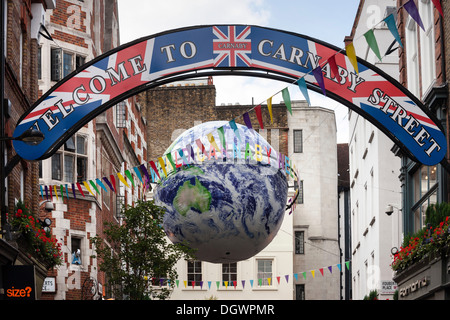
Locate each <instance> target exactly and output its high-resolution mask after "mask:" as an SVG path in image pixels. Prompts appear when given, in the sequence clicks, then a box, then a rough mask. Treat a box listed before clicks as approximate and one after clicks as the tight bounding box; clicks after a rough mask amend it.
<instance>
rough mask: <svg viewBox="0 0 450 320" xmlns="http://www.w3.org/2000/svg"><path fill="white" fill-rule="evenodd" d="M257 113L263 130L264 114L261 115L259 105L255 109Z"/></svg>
mask: <svg viewBox="0 0 450 320" xmlns="http://www.w3.org/2000/svg"><path fill="white" fill-rule="evenodd" d="M255 113H256V118H258V122H259V126H260V127H261V129H264V124H263V119H262V113H261V105H257V106H256V107H255Z"/></svg>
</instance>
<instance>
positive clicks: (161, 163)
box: [158, 157, 167, 178]
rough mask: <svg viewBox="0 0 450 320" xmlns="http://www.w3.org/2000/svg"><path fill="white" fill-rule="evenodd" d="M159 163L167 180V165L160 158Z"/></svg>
mask: <svg viewBox="0 0 450 320" xmlns="http://www.w3.org/2000/svg"><path fill="white" fill-rule="evenodd" d="M158 162H159V165H160V166H161V168H162V169H163V171H164V175H165V176H166V178H167V171H166V164H165V163H164V160H163V158H161V157H159V158H158Z"/></svg>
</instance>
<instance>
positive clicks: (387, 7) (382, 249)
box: [345, 0, 402, 300]
mask: <svg viewBox="0 0 450 320" xmlns="http://www.w3.org/2000/svg"><path fill="white" fill-rule="evenodd" d="M395 6H396V2H395V0H385V1H371V0H362V1H360V4H359V7H358V10H357V14H356V18H355V21H354V25H353V28H352V31H351V34H350V36H348V37H346V38H345V41H346V42H353V45H354V47H355V51H356V52H357V55H358V57H360V58H362V59H364V60H366V61H368V62H370V63H371V64H373V65H375V66H376V67H378V68H380V69H381V70H382V71H384V72H385V73H387V74H388V75H390V76H391V77H392V78H394V79H398V78H399V71H398V53H397V51H395V50H394V51H392V52H391V53H390V54H383V57H382V60H381V61H380V60H379V59H378V58H377V57H376V56H375V55H374V53H373V52H372V51H371V50H370V49H369V46H368V44H367V42H366V40H365V38H364V36H363V35H364V33H366V32H367V31H368V30H370V29H373V31H374V35H375V38H376V39H377V42H378V46H379V48H380V51H381V52H382V53H386V52H387V51H388V50H389V47H390V45H391V44H392V43H393V41H394V39H393V37H392V35H391V33H390V31H389V29H388V28H387V26H386V25H385V24H384V23H380V22H381V21H382V20H383V19H384V18H385V17H387V16H388V15H390V14H391V13H393V14H396V7H395ZM396 46H398V45H397V44H396V43H395V44H394V48H395V47H396ZM393 146H394V143H393V142H392V141H391V140H390V139H389V138H388V137H387V136H386V135H385V134H384V133H383V132H381V131H380V130H379V129H377V128H376V127H375V126H374V125H372V124H371V123H370V122H369V121H368V120H366V119H364V118H363V117H362V116H360V115H359V114H357V113H355V112H353V111H351V110H349V161H350V199H351V205H350V208H351V239H352V242H351V243H352V245H351V247H352V249H351V250H352V293H353V295H352V296H353V299H356V300H361V299H363V298H364V297H365V296H368V295H369V293H370V291H372V290H377V292H378V294H379V298H380V299H392V296H393V293H394V290H395V284H394V285H393V284H392V270H391V268H390V264H391V261H392V257H391V248H393V247H397V248H399V247H400V245H401V241H402V235H401V232H399V227H400V226H401V214H402V210H401V208H402V205H401V186H400V181H399V175H400V166H401V163H400V158H399V157H398V156H396V155H395V154H394V153H393V152H392V151H391V149H393ZM394 150H395V147H394ZM388 205H392V206H393V208H395V212H394V213H393V214H392V215H390V216H388V215H386V213H385V211H386V210H385V208H386V207H387V206H388ZM387 288H389V289H387Z"/></svg>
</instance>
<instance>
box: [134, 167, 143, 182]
mask: <svg viewBox="0 0 450 320" xmlns="http://www.w3.org/2000/svg"><path fill="white" fill-rule="evenodd" d="M133 170H134V172H135V173H136V175H137V177H138V179H139V181H141V183H144V181H143V180H142V175H141V172H140V171H139V168H138V167H134V168H133Z"/></svg>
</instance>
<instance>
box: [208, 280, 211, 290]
mask: <svg viewBox="0 0 450 320" xmlns="http://www.w3.org/2000/svg"><path fill="white" fill-rule="evenodd" d="M208 289H211V281H208Z"/></svg>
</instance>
